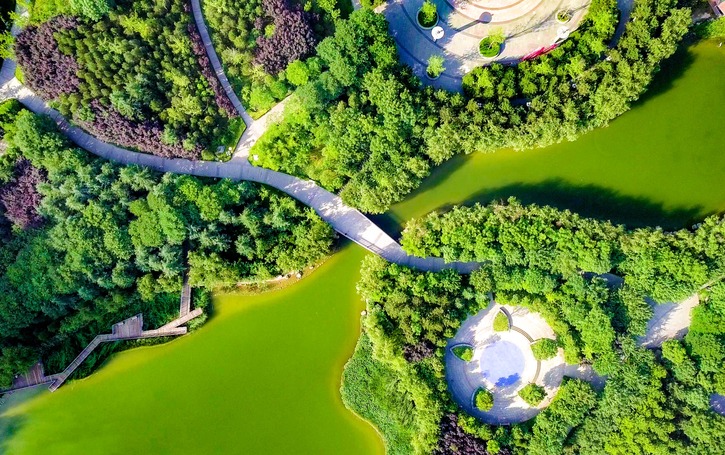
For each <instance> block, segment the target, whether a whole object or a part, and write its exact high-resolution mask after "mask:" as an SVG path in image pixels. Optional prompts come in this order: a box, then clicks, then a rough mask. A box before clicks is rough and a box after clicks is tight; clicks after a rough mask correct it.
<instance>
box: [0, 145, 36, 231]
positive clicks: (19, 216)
mask: <svg viewBox="0 0 725 455" xmlns="http://www.w3.org/2000/svg"><path fill="white" fill-rule="evenodd" d="M44 180H45V178H44V176H43V174H42V172H41V171H40V169H38V168H36V167H34V166H33V165H32V164H31V163H30V161H28V160H27V159H25V158H21V159H19V160H18V161H17V163H16V164H15V171H14V173H13V179H12V180H10V181H9V182H8V183H6V184H5V185H3V186H2V187H0V202H2V205H3V207H4V208H5V216H6V217H7V218H8V219H9V220H10V221H12V222H13V223H14V224H15V225H16V226H19V227H20V228H22V229H28V228H33V227H37V226H40V225H41V224H42V222H43V217H42V215H40V213H38V206H39V205H40V201H41V200H42V199H43V197H42V195H41V194H40V193H39V192H38V184H39V183H41V182H43V181H44Z"/></svg>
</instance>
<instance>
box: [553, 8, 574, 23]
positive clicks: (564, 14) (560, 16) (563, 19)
mask: <svg viewBox="0 0 725 455" xmlns="http://www.w3.org/2000/svg"><path fill="white" fill-rule="evenodd" d="M571 17H572V14H571V11H567V10H562V11H559V12H558V13H556V20H557V21H558V22H560V23H562V24H566V23H567V22H569V21H570V20H571Z"/></svg>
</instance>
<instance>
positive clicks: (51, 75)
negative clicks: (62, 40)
mask: <svg viewBox="0 0 725 455" xmlns="http://www.w3.org/2000/svg"><path fill="white" fill-rule="evenodd" d="M77 25H78V21H77V20H76V19H75V18H72V17H65V16H59V17H56V18H53V19H51V20H49V21H48V22H45V23H43V24H41V25H39V26H35V25H31V26H29V27H27V28H25V29H24V30H23V31H22V32H20V34H19V35H18V37H17V38H16V40H15V55H16V57H17V62H18V64H19V65H20V67H21V68H22V69H23V75H24V77H25V84H26V85H27V86H28V87H30V88H31V89H32V90H34V91H35V92H37V93H38V94H39V95H40V96H42V97H43V98H45V99H48V100H50V99H56V98H58V97H59V96H60V95H62V94H66V93H72V92H75V91H76V90H77V89H78V86H79V84H80V80H79V79H78V76H77V74H76V72H77V71H78V64H77V63H76V61H75V59H74V58H73V57H71V56H69V55H65V54H63V53H62V52H61V51H60V49H58V43H57V42H56V40H55V37H54V34H55V33H57V32H59V31H61V30H68V29H71V28H75V27H76V26H77Z"/></svg>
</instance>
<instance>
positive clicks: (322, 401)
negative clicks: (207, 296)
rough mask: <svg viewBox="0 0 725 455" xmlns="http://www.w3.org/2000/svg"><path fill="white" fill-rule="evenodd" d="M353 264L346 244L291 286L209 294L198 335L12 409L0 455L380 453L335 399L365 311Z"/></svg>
mask: <svg viewBox="0 0 725 455" xmlns="http://www.w3.org/2000/svg"><path fill="white" fill-rule="evenodd" d="M363 255H364V252H363V250H362V249H361V248H359V247H357V246H348V247H346V248H344V249H343V251H342V252H340V253H339V254H336V255H335V256H334V257H333V258H331V259H330V260H328V261H327V262H326V263H325V264H324V265H322V266H321V267H320V269H318V270H317V271H315V272H314V273H313V274H312V275H311V276H310V277H308V278H306V279H304V280H302V281H301V282H300V283H298V284H296V285H295V286H293V287H290V288H287V289H284V290H281V291H276V292H271V293H268V294H263V295H259V296H254V297H249V296H239V295H233V294H232V295H222V296H219V298H218V299H217V305H216V308H217V313H216V314H215V315H214V317H213V318H212V320H211V321H210V322H209V323H208V324H207V325H206V326H205V327H204V328H203V329H201V330H200V331H197V332H195V333H193V334H191V335H189V336H186V337H183V338H180V339H178V340H175V341H173V342H171V343H168V344H165V345H161V346H155V347H151V348H141V349H135V350H132V351H128V352H125V353H122V354H120V355H117V356H115V358H114V359H113V360H111V361H110V362H109V363H108V365H106V366H104V367H103V368H102V369H101V370H99V371H98V372H97V373H96V374H94V375H92V376H91V377H89V378H88V379H85V380H82V381H75V382H71V383H69V384H68V385H66V386H64V387H62V388H61V389H59V390H58V391H57V392H55V393H53V394H51V393H49V392H45V393H43V394H41V395H40V396H38V397H36V398H35V399H33V400H29V401H27V402H26V403H24V404H22V405H19V406H16V407H12V408H11V409H10V410H9V411H7V413H6V414H5V415H4V416H2V417H0V435H2V434H3V430H2V428H3V426H5V427H6V428H7V427H10V428H11V429H10V430H6V433H11V435H10V436H8V435H6V436H8V437H7V438H6V441H4V442H0V453H2V452H3V448H4V449H5V450H6V451H7V453H9V454H29V455H31V454H32V455H37V454H41V453H45V454H53V455H61V454H62V455H65V454H68V455H71V454H72V455H79V454H84V455H90V454H103V455H111V454H124V455H126V454H130V453H142V454H195V455H201V454H249V455H256V454H289V455H291V454H351V455H352V454H378V453H382V452H383V446H382V442H381V440H380V439H379V438H378V436H377V434H376V432H375V430H374V429H373V428H372V427H371V426H370V425H369V424H367V423H366V422H364V421H362V420H361V419H359V418H357V417H356V416H355V415H353V414H352V413H350V412H349V411H347V410H346V409H345V407H344V406H343V404H342V401H341V398H340V394H339V392H338V390H339V387H340V385H339V383H340V376H341V374H342V368H343V365H344V363H345V361H346V359H347V358H348V357H349V356H350V354H351V353H352V351H353V348H354V346H355V342H356V340H357V337H358V333H359V317H360V316H359V315H360V311H361V310H362V309H363V307H364V305H363V304H362V302H360V300H359V299H358V298H357V297H356V295H355V282H356V281H357V277H358V273H359V265H360V261H361V259H362V257H363ZM0 412H1V411H0ZM3 420H4V421H5V422H3Z"/></svg>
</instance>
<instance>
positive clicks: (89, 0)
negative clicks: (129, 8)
mask: <svg viewBox="0 0 725 455" xmlns="http://www.w3.org/2000/svg"><path fill="white" fill-rule="evenodd" d="M70 5H71V10H72V11H73V12H74V13H76V14H78V15H79V16H83V17H87V18H89V19H91V20H94V21H97V20H99V19H100V18H102V17H103V16H105V15H106V14H108V12H109V11H111V8H113V7H114V6H116V3H115V2H114V1H113V0H70Z"/></svg>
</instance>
